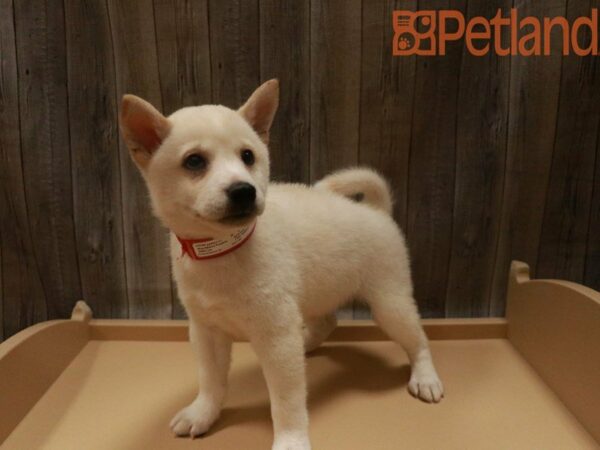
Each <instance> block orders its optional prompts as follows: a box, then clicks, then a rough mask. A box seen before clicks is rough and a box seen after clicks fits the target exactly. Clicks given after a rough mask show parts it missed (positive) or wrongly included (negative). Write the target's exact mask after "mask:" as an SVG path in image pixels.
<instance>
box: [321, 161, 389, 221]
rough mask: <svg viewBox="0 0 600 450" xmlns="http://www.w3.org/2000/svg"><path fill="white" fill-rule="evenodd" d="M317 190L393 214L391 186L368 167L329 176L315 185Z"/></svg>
mask: <svg viewBox="0 0 600 450" xmlns="http://www.w3.org/2000/svg"><path fill="white" fill-rule="evenodd" d="M315 189H324V190H328V191H331V192H335V193H336V194H340V195H343V196H344V197H347V198H349V199H350V200H353V201H355V202H358V203H364V204H365V205H368V206H370V207H372V208H375V209H378V210H381V211H384V212H386V213H387V214H390V215H391V214H392V207H393V204H394V201H393V197H392V191H391V189H390V186H389V184H388V183H387V181H386V180H385V178H383V177H382V176H381V175H379V174H378V173H377V172H375V171H374V170H372V169H369V168H366V167H354V168H349V169H342V170H339V171H337V172H334V173H332V174H331V175H327V176H326V177H325V178H323V179H322V180H320V181H319V182H317V183H316V184H315Z"/></svg>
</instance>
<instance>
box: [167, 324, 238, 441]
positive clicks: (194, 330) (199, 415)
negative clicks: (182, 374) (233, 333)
mask: <svg viewBox="0 0 600 450" xmlns="http://www.w3.org/2000/svg"><path fill="white" fill-rule="evenodd" d="M190 342H191V344H192V348H193V350H194V353H195V354H196V357H197V359H198V364H199V368H198V383H199V389H198V396H197V397H196V399H195V400H194V401H193V402H192V403H190V404H189V405H188V406H186V407H185V408H183V409H182V410H181V411H179V412H178V413H177V414H176V415H175V417H173V420H171V429H172V430H173V432H174V433H175V434H176V435H178V436H185V435H190V436H199V435H201V434H204V433H206V431H208V429H209V428H210V426H211V425H212V424H213V423H214V422H215V421H216V420H217V418H218V417H219V414H220V412H221V407H222V405H223V400H224V398H225V391H226V389H227V373H228V372H229V363H230V359H231V339H230V338H229V337H227V336H226V335H224V334H223V333H222V332H220V331H219V330H215V329H209V328H207V327H205V326H203V325H201V324H198V323H196V322H194V321H193V320H190Z"/></svg>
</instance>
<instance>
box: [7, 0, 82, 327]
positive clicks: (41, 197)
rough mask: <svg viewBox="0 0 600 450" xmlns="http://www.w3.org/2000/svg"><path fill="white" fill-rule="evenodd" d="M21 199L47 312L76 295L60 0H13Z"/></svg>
mask: <svg viewBox="0 0 600 450" xmlns="http://www.w3.org/2000/svg"><path fill="white" fill-rule="evenodd" d="M14 13H15V20H16V44H17V57H18V67H19V108H20V128H21V149H22V163H23V176H24V185H25V195H26V198H25V201H26V205H27V214H28V220H29V225H30V229H31V236H32V239H33V250H34V255H35V259H36V263H37V266H38V267H40V268H41V269H42V270H40V271H39V274H40V276H41V279H42V283H43V286H44V291H45V293H46V300H47V308H48V317H49V318H57V317H62V318H64V317H68V316H69V314H70V313H71V309H72V307H73V305H74V304H75V301H77V300H78V299H79V298H80V297H81V285H80V280H79V267H78V262H77V253H76V249H75V230H74V224H73V193H72V179H71V170H70V167H71V154H70V145H69V119H70V118H69V114H68V110H67V89H66V86H67V68H66V55H65V23H64V10H63V4H62V1H51V2H44V1H41V0H40V1H31V2H15V11H14Z"/></svg>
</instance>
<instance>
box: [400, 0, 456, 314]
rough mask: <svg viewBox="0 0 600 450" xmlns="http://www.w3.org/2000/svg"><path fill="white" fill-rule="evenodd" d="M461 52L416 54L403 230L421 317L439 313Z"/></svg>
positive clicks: (423, 5) (426, 4)
mask: <svg viewBox="0 0 600 450" xmlns="http://www.w3.org/2000/svg"><path fill="white" fill-rule="evenodd" d="M419 9H424V10H431V9H458V10H462V11H464V2H454V1H439V0H435V1H434V0H427V1H425V0H423V1H420V2H419ZM461 56H462V45H457V44H454V45H450V46H449V47H448V49H447V54H446V55H445V56H435V57H427V58H419V59H417V73H416V83H415V93H414V95H415V100H414V111H413V122H412V137H411V158H410V175H409V186H408V225H407V229H406V232H407V238H408V245H409V248H410V254H411V257H412V267H413V279H414V281H415V283H414V284H415V298H416V299H417V302H418V303H419V307H420V310H421V313H422V315H423V316H424V317H442V316H443V315H444V313H445V300H446V289H447V282H448V268H449V261H450V250H451V244H452V217H453V204H454V183H455V160H456V120H457V117H456V111H457V109H456V108H457V98H458V96H457V92H458V83H459V72H460V66H461Z"/></svg>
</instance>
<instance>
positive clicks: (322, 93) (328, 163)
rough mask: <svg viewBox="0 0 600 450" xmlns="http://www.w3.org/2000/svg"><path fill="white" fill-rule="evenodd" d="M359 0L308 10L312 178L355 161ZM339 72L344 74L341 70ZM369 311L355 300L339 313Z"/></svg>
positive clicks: (345, 315)
mask: <svg viewBox="0 0 600 450" xmlns="http://www.w3.org/2000/svg"><path fill="white" fill-rule="evenodd" d="M360 58H361V2H360V1H359V0H352V1H339V0H332V1H325V2H321V1H317V2H314V1H313V2H311V10H310V99H311V103H310V105H311V107H310V108H311V109H310V180H311V181H312V182H314V181H317V180H318V179H320V178H322V177H323V176H325V175H327V174H329V173H330V172H332V171H334V170H336V169H340V168H343V167H348V166H353V165H356V164H357V163H358V145H359V132H358V130H359V124H360V114H359V108H360ZM342 74H343V75H342ZM354 316H356V317H362V316H368V312H367V311H366V310H365V309H364V308H363V307H362V306H361V305H360V304H359V303H357V302H356V301H354V302H353V304H352V305H349V306H347V307H345V308H343V309H342V310H340V311H339V313H338V317H339V318H351V317H354Z"/></svg>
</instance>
